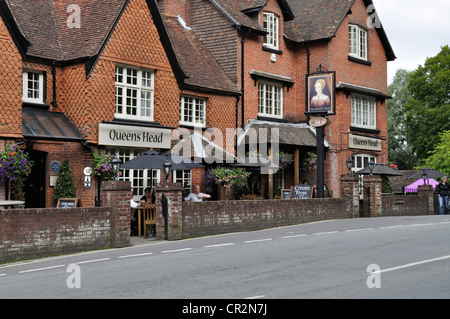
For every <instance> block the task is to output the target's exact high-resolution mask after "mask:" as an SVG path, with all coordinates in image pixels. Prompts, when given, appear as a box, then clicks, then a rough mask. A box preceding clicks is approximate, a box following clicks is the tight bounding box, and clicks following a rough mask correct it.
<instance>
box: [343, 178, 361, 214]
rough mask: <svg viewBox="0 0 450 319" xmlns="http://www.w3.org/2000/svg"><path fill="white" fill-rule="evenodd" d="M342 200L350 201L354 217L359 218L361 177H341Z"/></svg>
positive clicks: (350, 208)
mask: <svg viewBox="0 0 450 319" xmlns="http://www.w3.org/2000/svg"><path fill="white" fill-rule="evenodd" d="M341 198H348V199H349V205H350V207H349V210H350V213H351V215H352V217H353V218H357V217H359V176H358V175H357V174H351V175H348V174H345V175H341Z"/></svg>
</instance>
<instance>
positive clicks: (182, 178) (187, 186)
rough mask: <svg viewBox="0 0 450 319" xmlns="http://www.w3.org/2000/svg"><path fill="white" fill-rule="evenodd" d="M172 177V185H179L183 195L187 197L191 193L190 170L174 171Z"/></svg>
mask: <svg viewBox="0 0 450 319" xmlns="http://www.w3.org/2000/svg"><path fill="white" fill-rule="evenodd" d="M172 177H173V182H174V183H180V184H181V186H182V187H183V188H184V195H186V196H187V195H189V194H190V193H191V170H188V169H186V170H174V171H173V172H172ZM184 195H183V196H184Z"/></svg>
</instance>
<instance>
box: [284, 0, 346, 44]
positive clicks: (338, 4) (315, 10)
mask: <svg viewBox="0 0 450 319" xmlns="http://www.w3.org/2000/svg"><path fill="white" fill-rule="evenodd" d="M353 2H354V0H288V3H289V6H290V7H291V9H292V11H293V12H294V16H295V17H294V20H292V21H289V22H287V23H286V25H285V30H284V34H285V36H286V37H287V38H288V39H289V40H292V41H295V42H307V41H315V40H322V39H328V38H331V37H332V36H333V35H334V34H335V33H336V31H337V29H338V28H339V25H340V24H341V23H342V20H343V19H344V18H345V16H346V15H347V13H348V12H349V10H350V8H351V6H352V4H353Z"/></svg>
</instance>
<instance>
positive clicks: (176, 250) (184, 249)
mask: <svg viewBox="0 0 450 319" xmlns="http://www.w3.org/2000/svg"><path fill="white" fill-rule="evenodd" d="M188 250H192V248H182V249H174V250H163V251H162V253H163V254H167V253H178V252H181V251H188Z"/></svg>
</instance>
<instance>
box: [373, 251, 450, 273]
mask: <svg viewBox="0 0 450 319" xmlns="http://www.w3.org/2000/svg"><path fill="white" fill-rule="evenodd" d="M445 259H450V255H448V256H442V257H438V258H433V259H428V260H422V261H418V262H415V263H410V264H406V265H402V266H397V267H392V268H387V269H382V270H380V271H376V272H374V273H375V274H377V273H384V272H389V271H394V270H399V269H405V268H409V267H414V266H418V265H423V264H428V263H432V262H435V261H441V260H445Z"/></svg>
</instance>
